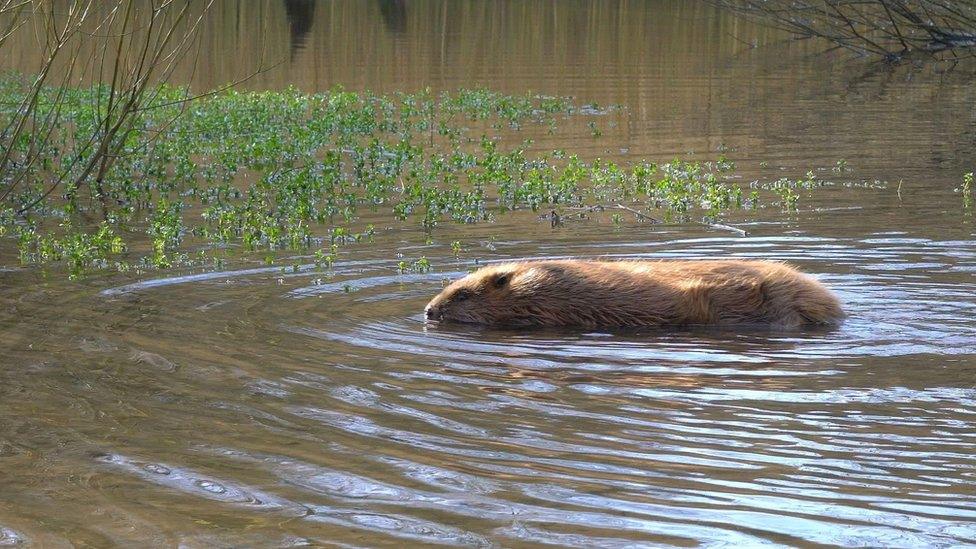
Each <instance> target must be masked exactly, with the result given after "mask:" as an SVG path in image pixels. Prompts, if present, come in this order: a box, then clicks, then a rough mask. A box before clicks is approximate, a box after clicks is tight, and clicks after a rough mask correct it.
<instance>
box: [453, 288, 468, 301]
mask: <svg viewBox="0 0 976 549" xmlns="http://www.w3.org/2000/svg"><path fill="white" fill-rule="evenodd" d="M469 297H471V292H470V291H468V290H458V293H456V294H454V300H455V301H464V300H465V299H468V298H469Z"/></svg>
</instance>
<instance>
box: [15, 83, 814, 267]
mask: <svg viewBox="0 0 976 549" xmlns="http://www.w3.org/2000/svg"><path fill="white" fill-rule="evenodd" d="M22 82H23V80H22V79H20V78H19V77H18V76H16V75H8V76H6V77H0V89H2V90H4V91H5V92H7V93H9V94H10V95H11V97H12V98H13V101H11V102H7V103H0V123H3V122H4V121H9V120H11V119H13V117H15V116H16V112H15V111H14V110H13V109H14V108H15V106H16V105H17V99H18V94H25V93H29V92H30V89H29V88H25V87H24V85H23V84H22ZM42 92H43V93H41V94H40V97H41V98H42V99H43V101H42V106H43V108H54V106H55V105H56V106H57V108H58V109H60V110H59V112H60V120H61V121H62V122H63V125H62V126H61V128H62V129H61V130H59V131H57V132H53V133H52V135H51V136H50V138H49V142H50V143H51V147H49V148H47V149H44V150H43V151H40V152H39V153H38V154H39V159H40V160H39V162H38V163H37V166H41V167H43V169H39V170H38V171H36V173H34V174H33V175H32V177H31V178H30V179H29V181H28V182H24V181H20V180H18V183H17V184H16V185H14V184H13V183H12V182H11V181H9V180H0V189H6V190H7V191H8V192H7V196H6V197H5V198H4V199H3V201H2V202H0V236H3V235H6V236H7V237H8V238H11V237H12V238H15V239H16V240H17V242H18V245H19V247H20V250H21V253H20V257H21V260H22V262H24V263H50V262H59V261H68V263H69V265H70V269H71V270H72V271H73V272H74V271H79V272H80V271H81V270H84V269H89V268H103V267H115V268H119V269H128V268H130V267H131V266H132V265H138V266H139V268H165V267H169V266H174V265H186V264H193V263H196V264H200V265H208V266H212V265H217V264H222V263H223V261H225V260H226V259H227V258H228V257H230V256H231V254H232V250H233V249H234V248H237V249H240V250H241V252H237V253H248V252H263V253H265V254H266V255H265V260H266V261H267V262H269V263H273V262H274V261H275V254H276V252H277V251H279V250H315V251H314V252H312V253H313V257H314V261H315V264H316V265H317V266H319V267H320V268H323V269H331V268H332V266H333V265H334V264H335V263H336V262H337V261H338V260H339V256H340V250H341V249H342V248H343V247H344V246H348V245H354V244H356V243H360V242H364V241H370V240H372V238H373V236H374V234H375V229H374V228H373V226H372V225H367V224H365V221H366V219H370V220H373V219H385V220H388V221H389V222H391V223H405V224H411V225H413V224H415V226H417V227H418V228H420V229H421V234H422V238H423V241H424V242H425V243H432V242H433V241H434V236H433V235H434V233H435V231H436V230H437V228H438V227H439V226H440V225H441V224H443V223H447V222H450V223H461V224H472V223H485V222H492V221H494V220H496V219H497V218H498V217H499V216H501V215H505V214H506V213H508V212H513V211H521V210H529V211H540V210H541V211H548V212H551V213H550V217H551V218H553V219H556V218H558V219H563V218H565V219H571V218H573V212H581V213H582V212H591V213H595V212H597V211H602V210H604V209H607V208H615V209H620V210H627V211H630V212H631V213H633V214H634V216H635V217H636V218H637V219H638V220H640V221H648V220H650V221H652V222H658V221H660V220H659V219H658V218H663V219H664V220H666V221H668V222H689V221H691V222H697V221H695V220H698V219H701V218H702V217H705V218H707V219H710V220H717V219H719V218H721V216H722V215H723V214H724V213H726V212H728V211H730V210H734V209H738V208H742V207H744V206H747V207H752V208H756V207H760V205H761V202H762V199H763V197H765V196H771V197H776V196H779V197H780V199H781V202H782V203H783V204H785V206H784V207H785V208H786V209H790V210H795V209H796V207H797V201H798V200H799V193H798V192H797V191H796V189H800V188H802V189H813V188H814V187H816V186H817V183H816V182H814V181H813V180H812V176H808V180H801V181H790V180H779V181H776V182H773V183H772V184H768V183H763V184H755V185H753V186H751V188H750V186H749V185H744V184H741V183H738V182H737V179H736V178H735V174H734V170H735V165H734V163H733V162H732V161H731V160H730V159H728V158H726V157H725V156H721V157H720V158H719V159H718V160H717V161H715V162H689V161H684V160H674V161H672V162H667V163H661V164H658V163H653V162H648V161H637V162H633V163H626V164H622V163H619V162H617V161H611V160H606V159H600V158H595V159H584V158H582V157H580V156H579V155H576V154H572V153H571V152H567V151H563V150H554V151H545V150H539V149H537V148H535V146H534V144H533V141H532V139H530V138H526V135H528V137H531V136H532V135H536V134H535V133H532V132H539V131H549V130H551V129H552V128H554V127H555V126H556V123H557V121H559V120H562V119H564V118H566V117H583V118H584V119H587V118H589V119H590V120H589V122H593V124H594V125H593V126H592V127H596V125H595V121H594V120H593V117H599V116H604V114H605V112H607V111H606V110H602V111H601V110H599V109H596V108H594V107H586V108H578V107H575V106H574V105H573V104H572V103H571V102H570V101H568V100H566V99H563V98H554V97H548V96H538V95H531V94H529V95H523V96H511V95H504V94H500V93H496V92H493V91H490V90H459V91H457V92H454V93H441V94H433V93H431V92H430V91H429V90H423V91H421V92H418V93H414V94H405V93H397V94H393V95H389V96H378V95H374V94H371V93H368V92H366V93H351V92H347V91H345V90H343V89H341V88H336V89H333V90H331V91H329V92H325V93H318V94H306V93H303V92H300V91H298V90H296V89H285V90H280V91H264V92H242V91H236V90H225V91H222V92H217V93H213V94H210V95H206V96H203V97H201V98H199V99H197V100H194V101H192V102H190V103H186V102H185V101H183V98H185V97H186V95H187V92H186V90H184V89H180V88H174V87H169V86H165V85H163V86H158V87H157V88H154V89H153V90H152V94H151V95H150V96H149V97H151V98H152V100H151V101H149V102H148V103H146V104H145V105H143V106H142V107H141V108H140V109H139V110H138V111H137V112H136V113H133V114H132V117H133V118H132V119H131V123H130V124H129V125H128V126H127V128H128V129H127V131H126V133H125V141H124V146H123V148H122V149H121V151H122V152H121V154H119V155H118V156H117V157H116V158H114V159H113V161H112V162H110V163H108V164H107V165H106V166H105V168H104V170H99V172H98V173H96V172H94V171H90V172H89V171H86V170H84V169H82V168H80V167H79V165H80V164H79V162H80V163H81V164H84V163H85V161H86V159H89V161H90V158H91V157H90V154H91V150H90V147H88V146H87V145H86V143H87V142H88V141H89V140H90V136H91V135H92V134H93V133H96V132H98V131H99V129H98V128H99V127H100V124H102V122H100V118H99V116H98V113H97V112H96V111H97V109H98V105H99V104H105V102H106V101H107V97H108V96H110V95H111V94H112V93H113V92H112V90H111V89H109V88H106V87H105V86H94V87H91V88H59V89H47V88H44V89H43V90H42ZM18 146H21V145H18ZM22 152H23V151H20V152H15V153H13V156H14V157H15V158H17V155H18V154H21V153H22ZM747 191H751V194H749V197H748V198H744V196H745V193H746V192H747ZM564 214H568V216H567V215H564ZM577 217H578V216H577ZM96 219H97V221H95V220H96ZM611 221H612V222H613V223H615V224H617V225H620V224H622V223H623V217H622V216H621V215H620V214H616V215H615V216H613V217H612V218H611ZM715 225H718V224H715ZM0 244H2V242H0ZM146 250H148V251H146ZM452 250H453V251H454V253H455V255H458V254H459V253H460V244H458V245H457V246H452ZM217 254H219V255H220V258H219V259H217V258H216V255H217ZM404 265H405V267H404V269H405V270H407V271H416V272H423V271H424V270H425V269H427V268H429V261H428V260H427V259H426V258H422V259H421V260H417V261H416V262H413V263H405V264H404Z"/></svg>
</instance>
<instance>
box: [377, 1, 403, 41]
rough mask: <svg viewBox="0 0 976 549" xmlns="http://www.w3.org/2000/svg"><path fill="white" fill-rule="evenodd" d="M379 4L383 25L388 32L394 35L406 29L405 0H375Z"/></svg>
mask: <svg viewBox="0 0 976 549" xmlns="http://www.w3.org/2000/svg"><path fill="white" fill-rule="evenodd" d="M376 1H377V3H378V4H379V6H380V15H381V16H382V17H383V25H384V26H385V27H386V30H387V31H389V33H390V34H392V35H394V36H396V35H400V34H403V32H404V31H406V30H407V1H406V0H376Z"/></svg>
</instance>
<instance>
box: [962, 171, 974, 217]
mask: <svg viewBox="0 0 976 549" xmlns="http://www.w3.org/2000/svg"><path fill="white" fill-rule="evenodd" d="M962 203H963V206H964V207H965V208H966V210H967V211H968V210H969V209H970V208H972V206H973V172H969V173H967V174H966V175H964V176H962Z"/></svg>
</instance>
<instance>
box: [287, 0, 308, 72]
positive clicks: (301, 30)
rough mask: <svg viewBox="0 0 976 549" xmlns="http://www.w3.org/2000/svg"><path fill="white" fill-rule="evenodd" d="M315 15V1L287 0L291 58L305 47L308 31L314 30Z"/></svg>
mask: <svg viewBox="0 0 976 549" xmlns="http://www.w3.org/2000/svg"><path fill="white" fill-rule="evenodd" d="M314 15H315V0H285V16H286V17H288V26H289V30H290V36H291V58H292V59H293V60H294V59H295V54H296V53H298V51H299V50H301V49H302V48H304V47H305V40H306V37H307V35H308V31H309V30H311V29H312V17H313V16H314Z"/></svg>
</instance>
